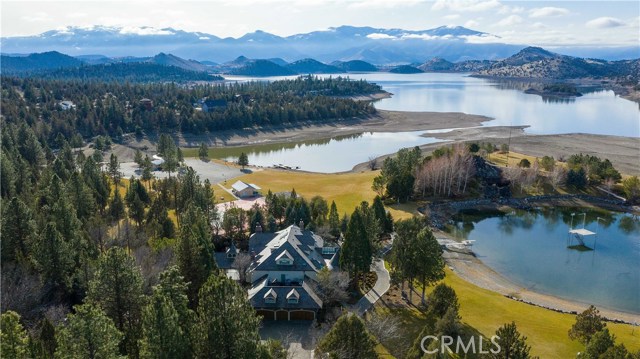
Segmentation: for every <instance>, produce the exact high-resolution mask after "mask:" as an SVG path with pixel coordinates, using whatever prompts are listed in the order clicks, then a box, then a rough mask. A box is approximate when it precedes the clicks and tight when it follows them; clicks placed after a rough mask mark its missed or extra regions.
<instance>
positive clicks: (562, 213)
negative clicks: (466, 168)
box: [448, 207, 640, 314]
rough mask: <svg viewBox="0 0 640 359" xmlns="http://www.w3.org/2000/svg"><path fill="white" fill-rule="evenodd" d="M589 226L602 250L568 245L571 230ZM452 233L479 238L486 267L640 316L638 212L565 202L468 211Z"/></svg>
mask: <svg viewBox="0 0 640 359" xmlns="http://www.w3.org/2000/svg"><path fill="white" fill-rule="evenodd" d="M572 213H574V216H571V214H572ZM583 213H584V214H583ZM572 217H573V224H572ZM598 218H600V220H598ZM583 225H584V228H585V229H588V230H590V231H592V232H596V233H597V235H594V236H589V237H586V238H585V244H586V245H587V246H588V247H590V248H595V249H594V250H587V251H581V250H576V249H571V248H568V244H569V243H568V242H567V239H568V231H569V228H570V227H571V226H572V227H573V228H583ZM448 232H449V233H451V234H452V235H453V236H455V237H457V238H459V239H465V240H472V241H475V242H473V246H472V250H473V252H474V253H475V254H476V255H477V257H478V258H479V259H480V260H481V261H482V262H483V263H484V264H485V265H487V266H489V267H490V268H492V269H494V270H495V271H496V272H498V273H500V274H502V275H503V276H505V277H506V278H507V279H509V280H511V281H512V282H514V283H516V284H518V285H520V286H522V287H525V288H527V289H529V290H532V291H535V292H539V293H544V294H550V295H553V296H557V297H560V298H564V299H568V300H574V301H577V302H581V303H588V304H594V305H596V306H599V307H603V308H609V309H614V310H619V311H623V312H628V313H634V314H638V313H640V270H638V268H639V267H638V265H639V263H640V219H638V217H634V216H633V215H631V214H627V213H617V212H609V211H605V210H601V209H580V208H562V207H555V208H539V209H536V210H532V211H520V210H517V211H513V212H511V213H508V214H499V213H495V212H494V213H488V214H487V213H484V214H481V213H478V212H462V213H459V214H458V215H456V216H455V218H454V220H453V222H452V223H451V224H450V225H449V228H448ZM573 244H575V241H574V242H573Z"/></svg>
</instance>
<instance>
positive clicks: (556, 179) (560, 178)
mask: <svg viewBox="0 0 640 359" xmlns="http://www.w3.org/2000/svg"><path fill="white" fill-rule="evenodd" d="M549 180H550V181H551V185H552V186H553V188H558V187H559V186H562V185H563V184H564V183H565V181H566V180H567V170H566V169H565V168H564V167H562V166H557V165H556V166H555V167H554V168H553V171H551V175H550V176H549Z"/></svg>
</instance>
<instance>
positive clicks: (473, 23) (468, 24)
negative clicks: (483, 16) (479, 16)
mask: <svg viewBox="0 0 640 359" xmlns="http://www.w3.org/2000/svg"><path fill="white" fill-rule="evenodd" d="M476 26H480V23H479V22H477V21H475V20H469V21H467V22H465V23H464V27H468V28H474V27H476Z"/></svg>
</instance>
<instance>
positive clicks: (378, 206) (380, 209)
mask: <svg viewBox="0 0 640 359" xmlns="http://www.w3.org/2000/svg"><path fill="white" fill-rule="evenodd" d="M371 209H372V210H373V213H374V215H375V218H376V219H377V220H378V222H379V223H380V227H381V229H382V232H383V233H391V232H392V231H393V221H392V220H391V221H390V220H389V217H388V215H387V211H386V210H385V209H384V204H383V203H382V198H380V196H376V198H374V199H373V205H372V206H371Z"/></svg>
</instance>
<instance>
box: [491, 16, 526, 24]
mask: <svg viewBox="0 0 640 359" xmlns="http://www.w3.org/2000/svg"><path fill="white" fill-rule="evenodd" d="M521 22H522V18H521V17H520V16H518V15H511V16H507V17H505V18H504V19H502V20H500V21H499V22H498V24H497V25H498V26H513V25H516V24H519V23H521Z"/></svg>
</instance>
